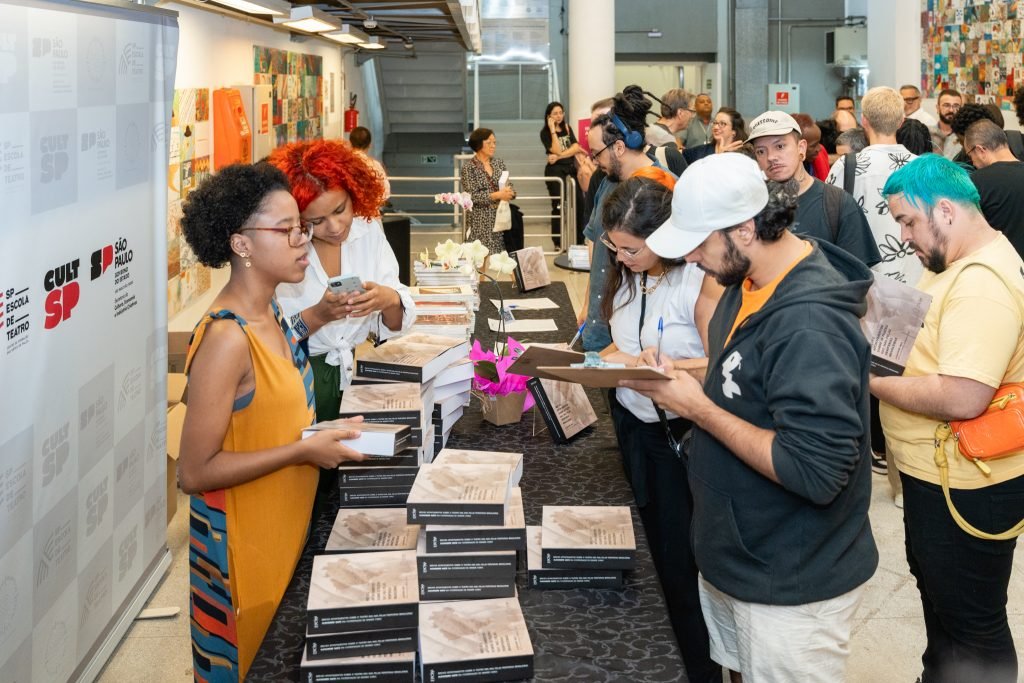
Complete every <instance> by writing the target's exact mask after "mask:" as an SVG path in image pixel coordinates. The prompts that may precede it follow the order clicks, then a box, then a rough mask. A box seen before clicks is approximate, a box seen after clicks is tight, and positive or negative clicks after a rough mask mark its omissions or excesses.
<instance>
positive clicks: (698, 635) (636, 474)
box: [610, 395, 722, 683]
mask: <svg viewBox="0 0 1024 683" xmlns="http://www.w3.org/2000/svg"><path fill="white" fill-rule="evenodd" d="M610 402H611V413H612V422H613V423H614V424H615V432H616V436H617V438H618V441H619V448H620V449H621V451H622V461H623V466H624V467H625V468H626V477H627V479H629V480H630V484H631V485H632V487H633V492H634V495H635V496H637V507H638V508H639V510H640V519H641V520H642V521H643V524H644V532H645V533H646V534H647V541H648V543H649V544H650V548H651V556H652V557H653V559H654V566H655V567H656V568H657V570H658V577H659V578H660V579H661V587H662V590H663V591H664V593H665V603H666V605H667V606H668V614H669V619H670V620H671V622H672V630H673V631H674V632H675V635H676V642H677V643H679V650H680V653H681V654H682V656H683V664H685V665H686V674H687V677H688V679H689V680H690V681H691V683H712V682H713V683H720V681H721V680H722V669H721V667H720V666H719V665H718V664H717V663H716V662H714V661H713V660H712V659H711V655H710V645H709V641H708V629H707V625H706V624H705V623H704V613H703V612H702V611H701V607H700V596H699V594H698V592H697V564H696V562H695V561H694V559H693V550H692V548H691V545H690V519H691V517H692V515H693V499H692V498H691V497H690V487H689V483H688V481H687V470H686V462H685V456H684V459H683V460H680V459H679V458H678V457H677V456H676V454H675V452H673V450H672V449H671V448H670V447H669V445H668V439H667V438H666V436H665V431H664V428H663V427H662V425H661V423H660V422H655V423H650V424H649V423H645V422H642V421H640V420H638V419H637V418H636V417H634V416H633V414H632V413H630V412H629V411H628V410H626V409H625V408H623V407H622V406H621V405H620V404H619V403H618V401H616V400H615V398H614V395H613V396H612V397H611V401H610ZM671 427H672V431H673V433H674V434H676V436H677V438H678V437H680V436H682V432H683V431H685V430H686V428H688V427H689V425H688V423H687V422H686V421H685V420H672V424H671Z"/></svg>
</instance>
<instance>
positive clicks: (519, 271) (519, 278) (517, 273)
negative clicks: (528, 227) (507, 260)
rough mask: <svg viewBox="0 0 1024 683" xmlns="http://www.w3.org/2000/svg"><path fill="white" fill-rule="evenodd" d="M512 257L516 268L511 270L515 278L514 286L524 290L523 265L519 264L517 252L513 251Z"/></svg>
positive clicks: (521, 290)
mask: <svg viewBox="0 0 1024 683" xmlns="http://www.w3.org/2000/svg"><path fill="white" fill-rule="evenodd" d="M512 258H514V259H515V260H516V269H515V270H513V271H512V275H513V276H514V277H515V279H516V287H518V288H519V291H520V292H525V291H526V287H525V286H524V284H523V267H522V266H521V265H520V264H519V252H516V251H513V252H512Z"/></svg>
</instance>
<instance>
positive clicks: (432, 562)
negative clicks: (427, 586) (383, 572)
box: [416, 532, 516, 597]
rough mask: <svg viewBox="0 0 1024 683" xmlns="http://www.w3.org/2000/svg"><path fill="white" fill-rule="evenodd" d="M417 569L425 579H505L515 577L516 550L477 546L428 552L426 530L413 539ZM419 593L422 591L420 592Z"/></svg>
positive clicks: (420, 576)
mask: <svg viewBox="0 0 1024 683" xmlns="http://www.w3.org/2000/svg"><path fill="white" fill-rule="evenodd" d="M416 571H417V573H418V576H419V578H420V581H422V580H424V579H508V580H510V581H514V580H515V578H516V551H515V550H476V551H468V552H457V553H453V552H449V553H428V552H427V539H426V534H425V533H422V532H421V533H420V534H419V538H418V539H417V542H416ZM421 597H422V594H421Z"/></svg>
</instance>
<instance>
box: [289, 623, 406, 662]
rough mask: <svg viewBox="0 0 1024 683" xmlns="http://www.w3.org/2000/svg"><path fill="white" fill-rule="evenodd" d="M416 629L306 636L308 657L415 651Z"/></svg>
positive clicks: (354, 655) (336, 656)
mask: <svg viewBox="0 0 1024 683" xmlns="http://www.w3.org/2000/svg"><path fill="white" fill-rule="evenodd" d="M417 633H418V629H415V628H396V629H390V630H387V631H360V632H357V633H334V634H328V635H322V636H309V637H307V638H306V658H307V659H339V658H341V657H365V656H368V655H386V654H391V653H394V652H414V651H415V650H416V646H417V644H418V643H417V637H416V635H417Z"/></svg>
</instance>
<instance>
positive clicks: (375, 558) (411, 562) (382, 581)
mask: <svg viewBox="0 0 1024 683" xmlns="http://www.w3.org/2000/svg"><path fill="white" fill-rule="evenodd" d="M416 590H417V589H416V551H415V550H399V551H379V552H358V553H347V554H343V555H317V556H315V557H314V558H313V573H312V576H311V577H310V583H309V598H308V601H307V603H306V648H305V652H304V656H303V665H302V667H303V678H304V679H306V680H311V678H307V673H308V674H309V676H312V674H313V673H314V670H315V671H317V672H319V675H320V676H321V679H322V680H343V679H329V678H327V675H326V674H325V673H324V670H325V669H326V668H327V667H328V665H327V664H326V661H327V660H331V661H334V662H335V664H334V665H333V666H335V667H338V666H340V665H339V664H337V662H336V660H343V659H350V658H353V657H367V656H370V655H386V654H392V653H405V654H408V653H414V652H415V651H416V644H417V640H418V639H417V628H418V626H419V618H418V616H419V600H418V598H417V593H416ZM385 661H387V660H381V663H382V664H383V663H384V662H385ZM404 661H405V658H402V659H401V660H400V662H399V663H401V662H404ZM349 663H350V664H351V662H349ZM365 664H366V663H365V662H363V664H362V665H364V666H365ZM393 664H395V662H388V663H387V665H389V666H390V665H393ZM307 669H308V670H309V671H307Z"/></svg>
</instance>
